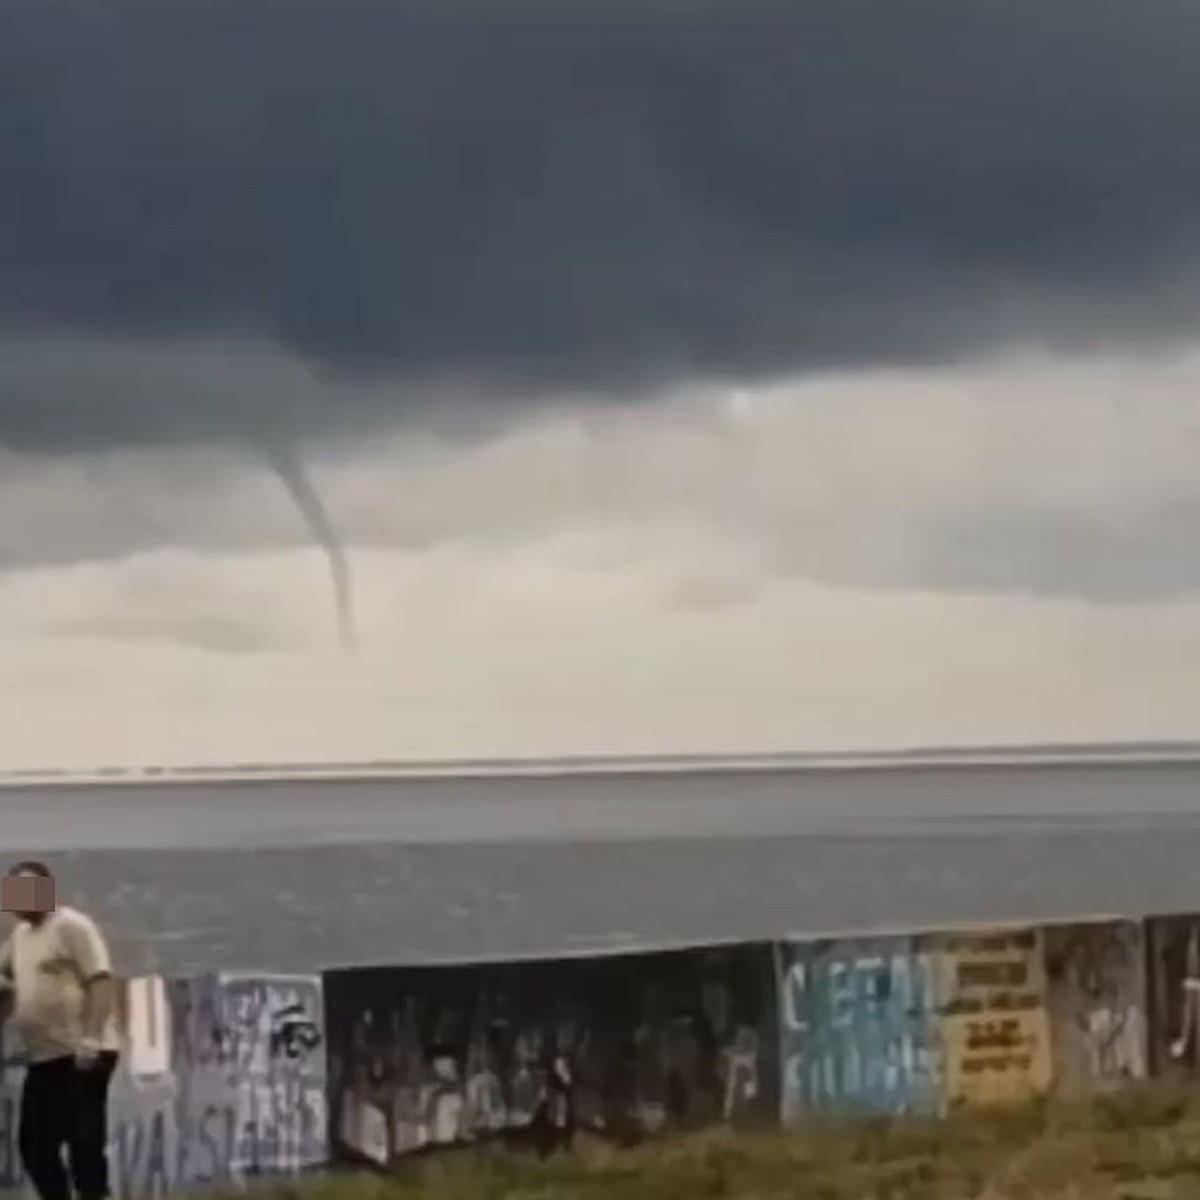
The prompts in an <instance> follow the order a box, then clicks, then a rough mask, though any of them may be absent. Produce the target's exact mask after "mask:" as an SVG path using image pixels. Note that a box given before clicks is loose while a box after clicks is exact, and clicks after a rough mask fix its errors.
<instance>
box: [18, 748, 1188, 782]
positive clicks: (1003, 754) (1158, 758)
mask: <svg viewBox="0 0 1200 1200" xmlns="http://www.w3.org/2000/svg"><path fill="white" fill-rule="evenodd" d="M1194 762H1200V742H1179V741H1171V742H1168V741H1163V742H1096V743H1086V742H1075V743H1044V744H1036V743H1032V744H1023V745H1002V744H1001V745H994V746H944V747H922V746H916V747H909V748H899V749H882V750H858V751H851V750H836V751H800V752H795V753H784V752H777V753H755V754H687V755H685V754H664V755H652V754H642V755H618V754H613V755H564V756H561V757H542V758H524V757H512V758H503V757H493V758H458V759H395V760H386V759H376V760H366V761H358V762H345V761H343V762H258V763H236V762H235V763H213V764H194V765H162V766H154V765H150V766H101V767H96V768H94V769H92V770H82V769H67V768H53V767H46V768H10V769H8V770H0V788H5V787H30V786H40V785H62V784H75V785H79V786H97V785H104V784H121V785H126V786H127V785H130V784H137V783H147V784H151V783H189V782H196V783H211V782H252V781H254V780H261V781H263V782H268V781H281V782H282V781H291V780H303V779H314V780H337V781H352V780H355V779H363V780H372V779H373V780H388V779H397V780H399V779H436V778H479V777H484V778H486V777H503V778H521V777H539V776H541V777H544V776H551V777H552V776H559V775H562V776H567V775H570V776H580V775H648V774H665V773H703V774H710V773H715V774H724V773H728V774H745V773H750V772H772V771H797V770H801V771H802V770H811V771H832V770H858V771H862V770H903V769H916V768H936V767H964V766H977V767H986V766H997V767H1003V766H1046V767H1051V766H1086V765H1093V764H1094V765H1097V766H1102V765H1106V764H1114V765H1116V764H1119V765H1145V766H1154V765H1159V764H1164V765H1165V764H1169V763H1194Z"/></svg>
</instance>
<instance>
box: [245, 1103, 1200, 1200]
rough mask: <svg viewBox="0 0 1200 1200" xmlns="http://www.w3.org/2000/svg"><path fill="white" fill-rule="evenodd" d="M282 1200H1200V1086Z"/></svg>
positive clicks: (351, 1185)
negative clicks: (719, 1199)
mask: <svg viewBox="0 0 1200 1200" xmlns="http://www.w3.org/2000/svg"><path fill="white" fill-rule="evenodd" d="M268 1195H269V1196H270V1197H272V1198H273V1200H500V1198H501V1197H503V1198H505V1200H693V1198H696V1200H700V1198H705V1197H728V1198H730V1200H784V1198H785V1197H786V1198H795V1200H1175V1198H1176V1197H1178V1198H1179V1200H1200V1081H1198V1084H1197V1086H1196V1087H1194V1088H1193V1089H1192V1091H1191V1093H1189V1092H1186V1091H1182V1090H1179V1089H1178V1088H1164V1087H1161V1086H1159V1087H1147V1088H1145V1089H1136V1090H1133V1091H1130V1092H1128V1093H1125V1094H1123V1095H1121V1096H1119V1097H1114V1098H1108V1099H1103V1100H1095V1101H1092V1102H1090V1103H1087V1104H1080V1105H1063V1104H1057V1103H1049V1104H1040V1105H1033V1106H1028V1107H1023V1108H1020V1109H1013V1110H1009V1111H1006V1112H1002V1113H1001V1112H997V1113H989V1114H970V1115H968V1114H963V1115H959V1116H955V1117H952V1118H951V1119H949V1120H946V1121H911V1120H906V1121H894V1122H885V1121H867V1122H863V1121H859V1122H850V1121H843V1122H834V1121H827V1122H821V1123H813V1124H812V1125H810V1126H808V1127H806V1128H804V1129H801V1130H797V1131H794V1132H789V1133H780V1132H771V1133H761V1134H755V1133H734V1132H731V1131H728V1130H721V1131H714V1132H711V1133H706V1134H702V1135H695V1136H687V1137H675V1138H670V1139H664V1140H662V1141H658V1142H652V1143H648V1144H646V1145H643V1146H641V1147H639V1148H637V1149H633V1150H614V1149H611V1148H608V1147H606V1146H604V1145H601V1144H598V1143H588V1144H583V1145H580V1146H579V1147H578V1148H577V1149H576V1150H575V1151H574V1152H573V1153H571V1154H568V1155H562V1156H559V1157H557V1158H554V1159H551V1160H548V1161H546V1162H538V1161H536V1160H535V1159H532V1158H530V1157H526V1156H522V1155H518V1154H514V1153H512V1152H508V1151H502V1150H498V1149H472V1150H464V1151H457V1152H454V1153H450V1154H447V1155H444V1156H442V1157H438V1156H437V1155H434V1156H431V1157H428V1158H423V1159H420V1160H414V1161H412V1162H411V1163H408V1164H405V1165H404V1166H403V1167H402V1168H400V1169H399V1170H398V1171H396V1172H394V1173H393V1174H391V1175H390V1176H379V1175H375V1174H370V1173H354V1174H344V1175H331V1176H328V1177H326V1178H323V1179H319V1180H311V1181H307V1182H304V1183H298V1184H291V1185H284V1186H279V1187H273V1188H270V1189H268Z"/></svg>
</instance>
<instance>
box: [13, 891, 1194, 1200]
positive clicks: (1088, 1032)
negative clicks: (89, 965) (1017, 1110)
mask: <svg viewBox="0 0 1200 1200" xmlns="http://www.w3.org/2000/svg"><path fill="white" fill-rule="evenodd" d="M119 1011H120V1023H121V1028H122V1039H123V1046H122V1058H121V1065H120V1067H119V1069H118V1071H117V1074H116V1077H115V1079H114V1081H113V1088H112V1099H111V1105H110V1132H111V1137H110V1145H109V1152H110V1162H111V1166H112V1172H113V1183H114V1196H115V1197H116V1198H117V1200H141V1198H143V1197H155V1196H163V1195H166V1194H167V1193H170V1192H178V1191H182V1190H198V1189H203V1188H205V1187H209V1186H220V1187H226V1188H227V1187H230V1186H234V1187H236V1186H239V1185H243V1184H245V1183H247V1182H249V1180H250V1179H252V1178H253V1177H256V1176H279V1175H293V1174H297V1173H299V1172H302V1171H305V1170H308V1169H310V1168H314V1167H319V1166H321V1165H323V1164H326V1163H329V1162H331V1161H332V1162H337V1161H347V1162H370V1163H374V1164H376V1165H379V1166H388V1165H391V1164H393V1163H397V1162H399V1161H401V1160H403V1159H404V1158H405V1157H407V1156H408V1155H411V1154H415V1153H419V1152H426V1151H430V1150H434V1149H437V1148H444V1147H450V1146H454V1145H463V1144H469V1143H474V1142H480V1141H484V1140H496V1141H500V1142H504V1143H509V1144H512V1145H514V1146H519V1145H525V1146H533V1145H535V1144H537V1145H540V1144H542V1143H543V1142H544V1143H545V1144H546V1145H551V1144H559V1143H561V1142H563V1141H565V1140H566V1139H565V1133H566V1131H567V1130H569V1129H573V1130H575V1131H586V1132H588V1133H590V1134H592V1135H595V1136H600V1137H603V1138H606V1139H609V1140H611V1141H614V1142H617V1143H622V1142H631V1141H635V1140H638V1139H641V1138H644V1137H647V1136H653V1135H655V1134H657V1133H661V1132H664V1131H670V1130H673V1129H684V1128H689V1127H694V1126H701V1125H707V1124H714V1123H728V1124H733V1125H759V1124H764V1123H777V1122H779V1121H782V1122H783V1123H784V1124H792V1123H796V1122H800V1121H803V1120H804V1119H805V1118H806V1117H807V1116H809V1115H811V1114H817V1113H826V1114H828V1113H834V1114H843V1115H847V1116H853V1115H856V1114H858V1115H866V1114H874V1115H901V1114H926V1115H937V1114H944V1113H946V1112H949V1111H950V1110H952V1109H955V1108H958V1107H962V1106H967V1107H974V1106H990V1105H997V1104H1006V1103H1010V1102H1014V1101H1020V1100H1024V1099H1027V1098H1029V1097H1033V1096H1040V1095H1046V1094H1055V1095H1060V1096H1063V1097H1067V1098H1080V1097H1085V1096H1089V1095H1094V1094H1097V1093H1104V1092H1111V1091H1113V1090H1114V1089H1117V1088H1120V1087H1122V1086H1126V1085H1127V1084H1128V1083H1129V1082H1130V1081H1132V1080H1136V1079H1139V1078H1142V1077H1143V1076H1146V1075H1172V1074H1175V1075H1178V1074H1181V1073H1182V1074H1200V914H1196V915H1190V914H1175V915H1162V916H1154V917H1149V918H1146V919H1144V920H1116V919H1105V920H1100V919H1095V920H1083V921H1076V922H1059V923H1055V924H1050V925H1045V926H1025V927H1009V928H988V929H967V930H941V931H931V932H927V933H896V934H890V935H887V936H878V935H877V936H845V937H835V938H821V939H804V940H802V939H792V940H786V941H781V942H775V943H770V942H760V943H747V944H745V945H740V946H722V947H703V946H700V947H694V948H689V949H681V950H673V951H666V952H657V953H640V954H623V955H597V956H595V957H580V958H576V959H571V960H557V961H555V960H543V961H529V962H509V963H486V964H463V965H454V966H437V967H403V966H397V967H379V968H370V969H355V970H338V971H329V972H326V973H325V974H324V975H323V976H317V975H281V974H271V973H267V972H262V973H244V974H217V975H208V976H201V977H198V978H192V979H182V980H164V979H161V978H157V977H145V978H138V979H131V980H127V981H122V985H121V988H120V1001H119ZM2 1049H3V1064H2V1069H0V1191H4V1192H6V1193H9V1194H17V1193H20V1192H22V1191H27V1188H26V1184H25V1181H24V1180H23V1178H22V1172H21V1168H20V1163H19V1157H18V1154H17V1117H18V1112H19V1103H18V1102H19V1094H20V1088H21V1082H22V1079H23V1074H24V1069H25V1068H24V1064H23V1062H22V1060H21V1057H20V1054H19V1052H18V1050H17V1048H16V1047H15V1046H14V1045H13V1039H12V1037H11V1035H10V1033H9V1031H7V1030H3V1031H2Z"/></svg>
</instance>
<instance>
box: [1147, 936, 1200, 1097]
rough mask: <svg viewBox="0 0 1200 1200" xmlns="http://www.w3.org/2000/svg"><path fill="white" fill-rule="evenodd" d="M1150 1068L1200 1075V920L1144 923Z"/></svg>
mask: <svg viewBox="0 0 1200 1200" xmlns="http://www.w3.org/2000/svg"><path fill="white" fill-rule="evenodd" d="M1145 931H1146V932H1145V938H1146V958H1147V973H1146V974H1147V1008H1148V1019H1147V1026H1148V1031H1147V1032H1148V1036H1147V1042H1148V1046H1149V1059H1150V1068H1151V1070H1152V1071H1153V1072H1154V1073H1156V1074H1161V1073H1164V1072H1172V1073H1187V1074H1192V1075H1195V1074H1200V914H1195V915H1192V914H1180V915H1175V916H1162V917H1150V918H1148V919H1147V920H1146V922H1145Z"/></svg>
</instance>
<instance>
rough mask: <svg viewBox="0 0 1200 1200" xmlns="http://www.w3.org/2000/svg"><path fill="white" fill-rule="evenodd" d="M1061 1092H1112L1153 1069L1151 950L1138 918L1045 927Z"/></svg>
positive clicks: (1049, 1001) (1056, 1077)
mask: <svg viewBox="0 0 1200 1200" xmlns="http://www.w3.org/2000/svg"><path fill="white" fill-rule="evenodd" d="M1042 936H1043V946H1044V955H1045V964H1046V1008H1047V1012H1048V1014H1049V1019H1050V1036H1051V1046H1052V1065H1053V1076H1054V1083H1053V1086H1054V1090H1055V1092H1056V1093H1058V1094H1059V1095H1061V1096H1064V1097H1067V1098H1069V1099H1080V1098H1083V1097H1085V1096H1089V1095H1095V1094H1097V1093H1102V1092H1110V1091H1112V1090H1114V1089H1116V1088H1118V1087H1120V1086H1121V1085H1123V1084H1125V1083H1126V1082H1128V1081H1129V1080H1131V1079H1141V1078H1143V1077H1144V1076H1145V1075H1146V1074H1147V1049H1148V1048H1147V1022H1146V966H1145V964H1146V948H1145V939H1144V937H1143V931H1142V925H1141V923H1140V922H1138V921H1097V922H1082V923H1078V924H1062V925H1048V926H1046V927H1045V928H1044V929H1043V931H1042Z"/></svg>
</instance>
